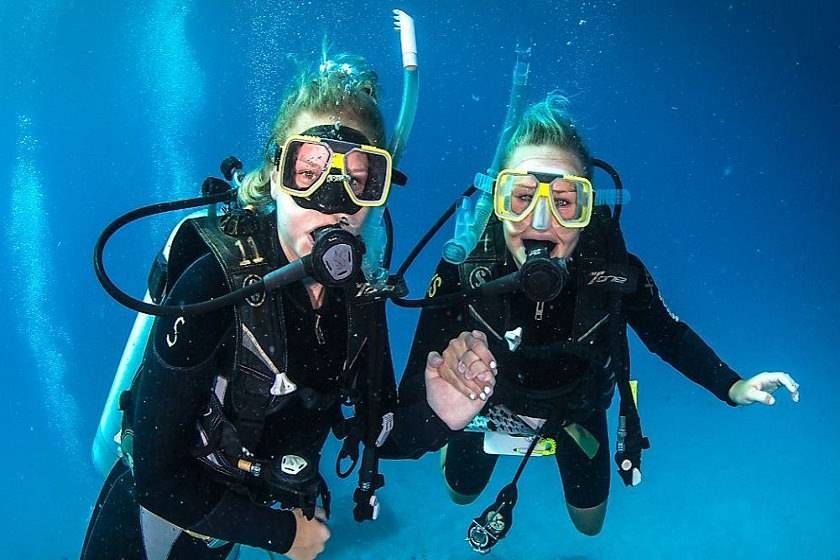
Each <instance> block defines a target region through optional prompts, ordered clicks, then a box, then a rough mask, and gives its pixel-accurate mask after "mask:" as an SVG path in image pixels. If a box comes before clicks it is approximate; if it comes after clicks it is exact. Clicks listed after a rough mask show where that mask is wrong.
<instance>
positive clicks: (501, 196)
mask: <svg viewBox="0 0 840 560" xmlns="http://www.w3.org/2000/svg"><path fill="white" fill-rule="evenodd" d="M537 186H538V184H537V180H536V179H535V178H534V177H533V176H532V175H520V174H515V173H506V174H503V175H500V176H499V179H498V180H497V182H496V209H497V212H498V214H499V218H502V219H517V218H520V217H522V216H525V215H526V214H527V213H528V212H530V211H531V210H532V206H533V203H534V196H535V195H536V192H537Z"/></svg>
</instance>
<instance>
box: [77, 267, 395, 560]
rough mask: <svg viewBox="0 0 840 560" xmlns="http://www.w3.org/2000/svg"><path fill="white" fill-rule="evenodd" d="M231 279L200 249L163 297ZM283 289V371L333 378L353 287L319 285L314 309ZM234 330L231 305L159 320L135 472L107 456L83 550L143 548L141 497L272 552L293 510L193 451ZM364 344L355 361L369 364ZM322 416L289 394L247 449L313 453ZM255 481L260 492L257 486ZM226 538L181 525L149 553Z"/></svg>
mask: <svg viewBox="0 0 840 560" xmlns="http://www.w3.org/2000/svg"><path fill="white" fill-rule="evenodd" d="M280 264H285V263H280ZM227 291H228V288H227V286H226V283H225V277H224V275H223V273H222V271H221V269H220V267H219V265H218V264H217V263H216V261H215V259H214V258H213V256H212V255H210V254H206V255H205V256H203V257H202V258H200V259H198V260H197V261H196V262H195V263H193V264H192V265H191V266H190V267H189V268H188V269H187V270H186V271H185V272H184V273H183V274H182V275H181V277H180V278H179V279H178V280H177V282H176V283H175V285H174V286H173V288H172V290H171V291H170V293H169V295H168V296H167V299H166V302H165V303H169V304H172V303H189V302H196V301H205V300H209V299H212V298H214V297H218V296H219V295H221V294H224V293H227ZM282 293H283V297H282V302H283V310H284V314H285V325H286V331H287V335H286V340H287V347H288V372H289V374H290V377H291V378H292V379H293V380H294V381H295V382H296V383H298V384H299V385H301V386H302V385H305V386H307V387H312V388H314V389H316V390H319V391H327V390H329V389H331V388H334V387H335V384H336V383H337V379H338V374H339V372H341V371H342V367H343V364H344V362H345V359H346V357H347V356H346V354H347V310H346V306H347V302H346V297H347V296H348V295H349V294H346V293H344V292H343V291H342V290H339V289H330V288H327V289H326V293H325V298H324V303H323V305H322V307H321V308H320V309H318V310H313V309H312V307H311V305H310V303H309V297H308V294H307V292H306V290H305V288H304V286H303V285H302V284H301V283H294V284H291V285H289V286H287V287H285V288H283V292H282ZM373 305H383V304H373ZM176 321H177V324H176ZM376 328H377V329H378V336H379V340H380V341H381V345H380V350H381V351H382V352H384V353H385V356H384V359H383V363H384V364H385V366H384V371H383V372H382V379H383V392H382V399H383V403H384V405H383V407H384V408H385V409H386V410H387V409H388V407H389V406H393V402H394V401H395V390H394V389H395V382H394V376H393V370H392V366H391V359H390V349H389V348H388V343H387V332H386V327H385V324H384V321H382V322H381V324H379V325H377V327H376ZM234 334H235V329H234V320H233V311H232V308H227V309H223V310H220V311H216V312H214V313H212V314H208V315H203V316H199V317H192V318H187V320H186V321H185V322H181V321H179V320H178V319H176V318H173V317H163V318H159V319H158V320H157V321H156V324H155V326H154V329H153V331H152V335H151V341H150V344H149V346H148V348H147V351H146V354H145V357H144V362H143V365H142V366H141V373H140V376H139V378H138V381H137V382H136V383H135V385H134V387H133V389H132V400H133V411H134V422H133V428H134V432H135V436H134V452H133V457H134V477H132V476H131V473H130V472H129V471H127V470H126V468H125V467H123V466H122V465H121V464H120V463H118V464H117V466H115V468H114V471H113V472H112V474H111V476H110V477H109V479H108V481H107V482H106V487H105V488H104V489H103V491H102V494H101V496H100V501H99V503H97V505H96V508H95V510H94V514H93V517H92V519H91V522H90V525H89V527H88V534H87V536H86V539H85V544H84V549H83V552H82V558H85V559H101V558H146V557H147V556H146V555H144V552H143V549H144V545H145V548H146V551H145V554H148V553H149V550H148V548H149V546H150V545H149V544H148V543H149V539H150V535H145V534H144V535H143V536H142V539H141V537H140V535H139V533H138V525H137V516H138V508H137V504H139V506H141V508H143V509H145V510H147V511H149V512H152V513H153V514H155V515H156V516H159V517H160V518H163V519H165V520H166V521H168V522H169V523H171V524H173V525H175V526H177V527H179V528H182V529H186V530H189V531H192V532H195V533H197V534H200V535H204V536H209V537H213V538H216V539H221V540H224V541H230V543H242V544H246V545H249V546H254V547H258V548H263V549H266V550H270V551H274V552H278V553H284V552H286V551H287V550H288V549H289V547H290V546H291V544H292V541H293V539H294V536H295V527H296V525H295V520H294V517H293V514H292V513H291V511H287V510H278V509H272V508H271V507H268V506H267V505H263V504H262V503H258V502H257V501H253V500H252V499H251V498H250V497H249V495H248V493H247V492H243V491H241V490H236V489H232V488H231V487H230V486H229V485H228V484H225V483H224V481H220V480H219V477H218V475H217V474H216V473H213V472H211V470H210V469H209V468H208V467H206V466H205V465H204V464H202V463H200V462H199V461H198V460H197V459H196V458H195V457H194V456H193V454H192V453H191V450H192V449H193V448H194V447H195V446H196V443H197V441H196V438H197V431H196V419H197V418H198V417H199V415H201V414H202V413H203V412H204V411H205V410H206V409H207V403H208V399H209V395H210V391H211V387H212V383H213V380H214V378H215V376H216V375H218V374H219V373H224V372H226V371H228V370H229V369H230V368H231V364H232V362H233V358H232V355H233V351H234V349H235V338H234ZM369 347H370V346H368V347H367V348H369ZM367 348H365V349H364V350H362V353H361V354H360V356H359V358H358V365H357V366H356V368H357V369H356V371H362V372H364V371H365V367H366V365H365V364H366V360H367V355H368V352H367ZM233 382H234V381H232V383H233ZM293 395H294V393H293ZM336 406H338V405H336ZM325 416H326V415H325V414H324V413H318V412H315V411H311V410H309V409H307V407H306V406H304V405H303V403H302V399H298V398H290V399H289V400H288V404H286V406H285V407H284V408H282V409H281V410H279V411H278V412H276V413H273V414H271V415H269V416H267V417H266V421H265V425H264V431H263V433H262V438H261V444H260V445H259V446H258V447H257V448H256V449H252V450H251V451H253V452H254V454H255V455H256V456H257V457H260V458H268V459H275V458H279V457H282V456H283V455H285V454H288V453H294V452H296V451H300V450H301V449H306V450H308V451H309V452H310V454H309V456H310V457H311V456H312V453H314V454H316V455H317V454H318V453H320V449H321V447H322V445H323V443H324V440H325V438H326V437H327V435H328V432H329V430H330V427H331V421H332V418H330V417H325ZM328 468H329V467H328ZM254 492H255V494H257V495H264V494H265V488H263V487H259V486H258V487H256V488H254ZM152 537H153V538H158V539H159V538H160V537H159V536H152ZM141 540H142V541H143V542H141ZM230 546H232V545H227V546H226V547H223V548H222V549H211V548H208V547H207V546H206V545H205V544H204V542H202V541H200V540H198V539H196V538H193V537H190V536H189V535H187V534H186V533H180V534H179V535H178V538H177V540H176V541H175V542H174V543H172V546H171V547H170V549H169V550H168V551H167V552H166V555H163V554H158V555H157V556H156V557H154V558H152V557H151V556H149V560H159V559H164V558H166V559H174V558H189V559H193V558H224V557H225V556H226V554H227V551H229V550H230ZM164 548H165V547H164Z"/></svg>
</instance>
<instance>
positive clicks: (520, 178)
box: [493, 169, 595, 228]
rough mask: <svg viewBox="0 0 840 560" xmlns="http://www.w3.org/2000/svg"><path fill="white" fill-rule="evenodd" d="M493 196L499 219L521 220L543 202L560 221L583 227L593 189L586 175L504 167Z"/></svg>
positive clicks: (591, 204) (593, 200)
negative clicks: (579, 175)
mask: <svg viewBox="0 0 840 560" xmlns="http://www.w3.org/2000/svg"><path fill="white" fill-rule="evenodd" d="M493 198H494V201H493V209H494V211H495V213H496V217H498V218H499V219H500V220H506V221H509V222H521V221H522V220H524V219H525V218H527V217H528V216H529V215H531V214H532V213H533V212H534V210H535V209H536V208H537V207H538V206H540V205H543V206H544V207H547V208H548V209H549V211H550V212H551V215H552V216H554V219H555V220H557V223H559V224H560V225H562V226H565V227H567V228H584V227H586V226H587V225H589V220H590V218H591V217H592V207H593V205H594V202H595V191H594V189H593V188H592V183H591V182H590V181H589V179H587V178H586V177H578V176H576V175H561V174H554V173H538V172H535V171H526V170H522V169H503V170H502V171H501V172H499V175H498V176H497V177H496V183H495V186H494V188H493Z"/></svg>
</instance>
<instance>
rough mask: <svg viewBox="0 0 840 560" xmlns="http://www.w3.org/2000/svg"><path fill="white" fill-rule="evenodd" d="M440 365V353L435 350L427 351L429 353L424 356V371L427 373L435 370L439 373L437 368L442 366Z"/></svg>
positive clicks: (441, 362)
mask: <svg viewBox="0 0 840 560" xmlns="http://www.w3.org/2000/svg"><path fill="white" fill-rule="evenodd" d="M442 365H443V357H442V356H441V355H440V354H438V353H437V352H434V351H432V352H429V355H428V356H426V373H427V374H428V373H429V372H435V373H437V374H438V375H440V374H439V373H438V370H439V369H440V366H442Z"/></svg>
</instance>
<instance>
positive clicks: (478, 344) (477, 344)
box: [467, 331, 496, 375]
mask: <svg viewBox="0 0 840 560" xmlns="http://www.w3.org/2000/svg"><path fill="white" fill-rule="evenodd" d="M467 347H468V348H469V349H470V350H472V351H473V352H474V353H475V354H476V355H477V356H478V357H479V358H481V361H482V362H484V363H485V364H487V365H488V366H490V370H491V371H492V372H493V375H495V374H496V358H494V357H493V353H492V352H490V348H489V347H488V346H487V335H485V334H484V333H483V332H481V331H473V332H472V336H471V337H470V338H469V340H468V342H467Z"/></svg>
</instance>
